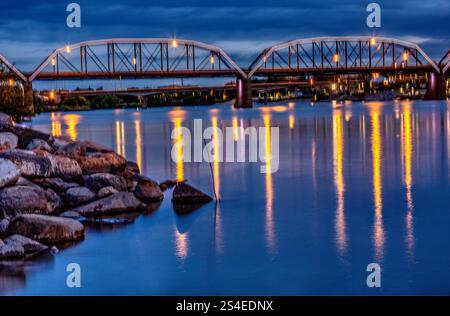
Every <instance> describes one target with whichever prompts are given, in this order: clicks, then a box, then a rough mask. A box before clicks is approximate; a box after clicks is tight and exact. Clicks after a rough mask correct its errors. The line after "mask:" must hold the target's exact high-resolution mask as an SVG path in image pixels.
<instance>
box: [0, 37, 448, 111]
mask: <svg viewBox="0 0 450 316" xmlns="http://www.w3.org/2000/svg"><path fill="white" fill-rule="evenodd" d="M448 55H449V52H447V54H446V55H445V56H444V58H443V59H442V60H441V61H440V62H439V63H436V62H434V61H433V60H432V59H431V58H430V57H429V56H428V55H427V54H426V53H425V52H424V51H423V50H422V49H421V48H420V47H419V46H418V45H417V44H414V43H411V42H408V41H404V40H399V39H395V38H388V37H370V36H338V37H313V38H304V39H296V40H292V41H288V42H284V43H280V44H277V45H274V46H272V47H269V48H267V49H265V50H264V51H263V52H261V53H260V54H259V55H258V57H257V58H256V59H255V60H254V62H253V63H252V64H251V65H250V66H249V67H247V68H241V67H240V66H239V65H238V64H237V63H236V62H234V61H233V60H232V59H231V58H230V56H228V55H227V54H226V52H225V51H224V50H223V49H221V48H220V47H217V46H214V45H209V44H205V43H202V42H198V41H192V40H183V39H175V38H143V39H142V38H119V39H105V40H94V41H85V42H81V43H77V44H72V45H67V46H64V47H61V48H58V49H56V50H55V51H53V52H52V53H51V54H50V55H49V56H47V57H46V58H45V59H44V61H43V62H42V63H41V64H40V65H39V66H38V67H37V68H36V69H35V70H34V71H33V72H30V73H24V72H21V71H19V70H18V69H17V68H16V67H15V66H14V65H13V64H12V63H10V62H8V61H7V60H6V59H5V58H4V57H3V56H1V55H0V66H3V68H4V69H5V71H2V72H0V77H5V76H6V77H14V78H16V79H18V80H20V81H21V82H23V83H24V88H25V90H26V91H28V93H29V91H31V93H32V82H33V81H36V80H66V79H71V80H86V79H113V78H123V79H126V78H167V77H172V78H178V77H235V78H236V85H235V86H234V89H236V95H237V97H236V102H235V106H236V107H250V106H252V90H253V88H252V85H254V83H252V78H255V77H268V76H271V77H286V76H303V77H305V78H313V77H314V76H321V77H323V76H330V77H331V76H336V75H345V74H358V75H363V76H364V75H365V76H369V75H370V74H372V73H375V72H376V73H381V74H383V75H389V74H409V73H420V74H426V76H427V79H428V87H427V93H426V94H425V98H427V99H444V98H446V92H445V80H446V79H447V78H448V74H449V71H448V69H449V67H450V62H449V57H448Z"/></svg>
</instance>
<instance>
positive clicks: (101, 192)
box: [97, 187, 119, 199]
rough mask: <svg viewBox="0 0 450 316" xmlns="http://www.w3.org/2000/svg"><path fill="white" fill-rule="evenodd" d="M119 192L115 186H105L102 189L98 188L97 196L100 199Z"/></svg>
mask: <svg viewBox="0 0 450 316" xmlns="http://www.w3.org/2000/svg"><path fill="white" fill-rule="evenodd" d="M117 192H119V191H117V190H116V189H114V188H113V187H104V188H101V189H100V190H98V192H97V197H98V198H99V199H101V198H104V197H107V196H110V195H113V194H114V193H117Z"/></svg>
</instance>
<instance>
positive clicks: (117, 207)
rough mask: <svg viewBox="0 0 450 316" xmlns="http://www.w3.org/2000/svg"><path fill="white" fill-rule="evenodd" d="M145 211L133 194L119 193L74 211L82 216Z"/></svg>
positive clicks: (143, 205)
mask: <svg viewBox="0 0 450 316" xmlns="http://www.w3.org/2000/svg"><path fill="white" fill-rule="evenodd" d="M144 209H145V204H143V203H142V202H141V201H139V200H138V199H137V198H136V197H135V196H134V194H133V193H132V192H118V193H115V194H113V195H110V196H107V197H105V198H103V199H100V200H97V201H94V202H91V203H88V204H86V205H81V206H78V207H76V208H74V209H72V211H74V212H77V213H79V214H81V215H82V216H96V215H106V214H117V213H125V212H133V211H141V210H144Z"/></svg>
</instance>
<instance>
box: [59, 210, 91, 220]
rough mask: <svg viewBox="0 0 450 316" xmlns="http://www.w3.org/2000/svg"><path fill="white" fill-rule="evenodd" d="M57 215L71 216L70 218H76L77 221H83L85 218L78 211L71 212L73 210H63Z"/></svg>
mask: <svg viewBox="0 0 450 316" xmlns="http://www.w3.org/2000/svg"><path fill="white" fill-rule="evenodd" d="M59 216H61V217H66V218H71V219H75V220H77V221H79V222H83V221H85V220H86V218H85V217H83V216H81V214H80V213H77V212H73V211H65V212H63V213H61V214H59Z"/></svg>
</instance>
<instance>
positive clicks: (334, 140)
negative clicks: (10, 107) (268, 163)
mask: <svg viewBox="0 0 450 316" xmlns="http://www.w3.org/2000/svg"><path fill="white" fill-rule="evenodd" d="M194 119H202V120H203V124H204V125H207V126H218V127H222V128H223V129H224V128H225V127H231V128H232V131H233V133H234V137H235V140H237V139H238V138H239V137H243V134H242V132H243V130H244V128H246V127H248V126H255V127H259V126H276V127H279V168H278V170H277V171H276V172H274V173H266V174H264V173H260V166H261V164H260V163H252V162H245V163H243V162H226V163H222V162H219V161H217V159H215V157H214V159H213V160H214V161H213V162H212V163H211V165H210V164H208V163H207V162H195V163H188V162H185V163H183V162H173V161H172V159H171V150H172V144H173V143H174V141H176V140H172V139H171V131H172V129H173V128H174V127H177V126H186V127H190V128H192V126H193V120H194ZM29 125H31V126H32V127H33V128H36V129H39V130H41V131H45V132H49V133H51V134H53V135H55V136H58V135H67V136H69V137H70V138H72V139H73V140H76V139H89V140H93V141H96V142H98V143H101V144H104V145H107V146H110V147H112V148H114V149H115V150H116V151H117V152H118V153H120V154H122V155H124V156H126V157H127V158H128V159H129V160H133V161H136V162H137V164H138V165H139V166H140V167H141V170H142V173H143V174H145V175H147V176H149V177H151V178H153V179H155V180H157V181H163V180H166V179H173V178H178V179H183V178H186V179H188V180H189V182H190V183H191V184H193V185H195V186H196V187H198V188H200V189H202V190H203V191H205V192H207V193H208V194H210V195H213V194H214V192H213V190H214V189H215V191H216V193H217V195H218V196H219V197H220V202H219V203H218V205H217V206H215V204H214V203H209V204H207V205H205V206H203V207H202V208H200V209H198V210H197V211H195V212H193V213H191V214H190V215H186V216H179V215H177V214H176V213H175V212H174V211H173V207H172V204H171V201H170V200H171V192H170V190H168V191H166V192H165V199H164V201H163V202H162V204H161V205H160V207H159V208H158V209H157V210H156V211H154V212H153V213H150V214H144V215H141V216H139V217H136V218H135V219H134V221H133V222H132V223H128V224H122V225H112V224H107V223H105V224H103V225H97V226H88V227H87V232H86V237H85V240H84V241H82V242H80V243H78V244H76V245H73V246H72V247H69V248H67V249H64V250H62V251H60V252H59V253H58V254H56V255H49V256H46V257H45V258H41V259H39V260H37V261H33V262H31V263H27V264H25V265H24V266H22V267H10V268H8V269H5V268H4V269H3V270H2V271H1V273H0V293H2V294H7V295H47V294H53V295H97V294H99V295H100V294H102V295H120V294H124V295H310V294H314V295H336V294H341V295H347V294H350V295H353V294H361V295H382V294H386V295H390V294H396V295H397V294H447V295H448V294H450V251H449V250H450V168H449V167H450V103H448V102H446V101H428V102H422V101H395V102H366V103H358V102H353V103H351V102H348V103H342V104H340V103H337V104H336V103H310V102H286V103H280V104H273V105H261V106H255V107H254V108H252V109H241V110H236V109H233V108H232V107H230V106H227V105H214V106H202V107H183V108H152V109H143V110H133V109H126V110H99V111H89V112H66V113H46V114H41V115H39V116H37V117H36V118H34V120H33V121H32V122H31V123H30V124H29ZM269 139H270V135H269ZM266 141H268V140H267V138H266ZM213 182H214V184H215V185H214V186H213ZM213 188H214V189H213ZM72 262H74V263H78V264H79V265H80V267H81V276H82V279H81V280H82V281H81V284H82V286H81V288H68V287H67V286H66V277H67V275H68V273H67V272H66V266H67V265H68V264H69V263H72ZM372 262H374V263H378V264H379V265H380V266H381V276H382V278H381V287H380V288H369V287H368V286H367V284H366V277H367V276H368V275H369V272H367V271H366V267H367V265H368V264H370V263H372ZM8 271H9V272H11V271H14V273H8Z"/></svg>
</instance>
